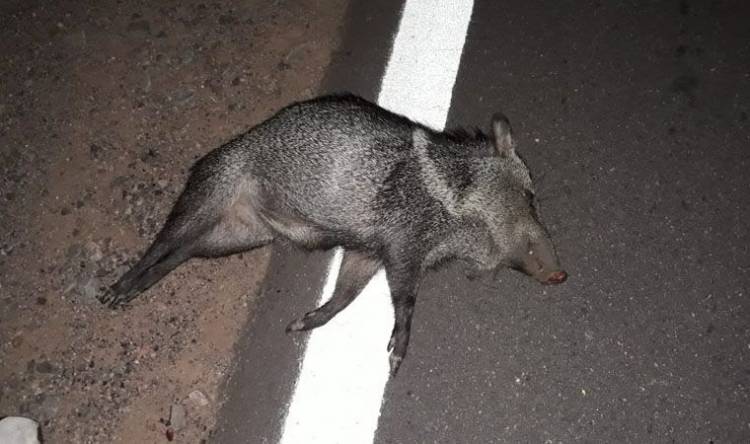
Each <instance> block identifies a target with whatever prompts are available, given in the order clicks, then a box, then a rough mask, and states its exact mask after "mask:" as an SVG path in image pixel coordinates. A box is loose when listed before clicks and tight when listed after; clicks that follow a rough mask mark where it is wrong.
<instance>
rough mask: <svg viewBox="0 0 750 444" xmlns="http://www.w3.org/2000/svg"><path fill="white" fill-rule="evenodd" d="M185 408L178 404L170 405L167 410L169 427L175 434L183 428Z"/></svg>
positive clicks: (185, 422)
mask: <svg viewBox="0 0 750 444" xmlns="http://www.w3.org/2000/svg"><path fill="white" fill-rule="evenodd" d="M185 424H187V421H186V420H185V407H183V406H182V405H180V404H172V407H171V408H170V409H169V425H170V427H172V429H173V430H174V431H175V432H176V431H179V430H180V429H181V428H183V427H185Z"/></svg>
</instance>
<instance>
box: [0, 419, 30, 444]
mask: <svg viewBox="0 0 750 444" xmlns="http://www.w3.org/2000/svg"><path fill="white" fill-rule="evenodd" d="M0 442H2V443H7V444H39V424H37V422H36V421H34V420H32V419H29V418H23V417H20V416H8V417H6V418H3V419H2V420H0Z"/></svg>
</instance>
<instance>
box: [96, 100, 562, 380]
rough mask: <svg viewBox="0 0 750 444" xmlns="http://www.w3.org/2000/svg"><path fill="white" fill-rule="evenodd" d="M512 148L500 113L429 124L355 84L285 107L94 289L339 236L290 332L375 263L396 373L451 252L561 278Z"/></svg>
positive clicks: (196, 182)
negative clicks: (433, 280) (319, 291)
mask: <svg viewBox="0 0 750 444" xmlns="http://www.w3.org/2000/svg"><path fill="white" fill-rule="evenodd" d="M515 145H516V144H515V141H514V139H513V137H512V133H511V129H510V124H509V123H508V121H507V119H506V118H505V117H503V116H501V115H498V116H495V117H494V118H493V120H492V132H491V135H489V136H488V135H485V134H484V133H482V132H475V133H473V134H472V133H469V132H466V131H462V130H454V131H449V132H436V131H433V130H431V129H429V128H426V127H424V126H422V125H419V124H417V123H414V122H412V121H411V120H409V119H407V118H405V117H403V116H399V115H396V114H393V113H391V112H389V111H386V110H384V109H382V108H380V107H378V106H377V105H374V104H372V103H370V102H367V101H366V100H363V99H361V98H359V97H355V96H351V95H339V96H326V97H321V98H318V99H314V100H310V101H306V102H300V103H295V104H292V105H290V106H288V107H286V108H284V109H282V110H281V111H279V112H278V113H277V114H276V115H274V116H273V117H271V118H270V119H268V120H266V121H265V122H263V123H261V124H259V125H257V126H255V127H254V128H252V129H251V130H249V131H248V132H247V133H245V134H242V135H240V136H239V137H237V138H235V139H234V140H232V141H230V142H228V143H226V144H224V145H223V146H221V147H219V148H217V149H215V150H214V151H212V152H210V153H209V154H207V155H206V156H205V157H204V158H202V159H201V160H199V161H198V162H197V163H196V164H195V166H194V167H193V168H192V170H191V175H190V178H189V180H188V182H187V185H186V186H185V190H184V191H183V193H182V195H181V196H180V198H179V199H178V201H177V203H176V204H175V206H174V208H173V209H172V212H171V213H170V215H169V217H168V218H167V221H166V223H165V224H164V227H163V228H162V230H161V232H160V233H159V235H158V236H157V238H156V240H155V241H154V243H153V244H152V245H151V247H150V248H149V249H148V251H147V252H146V253H145V254H144V256H143V258H141V260H140V261H139V262H138V263H137V264H136V265H135V266H134V267H133V268H132V269H131V270H130V271H128V272H127V273H126V274H125V275H124V276H123V277H122V278H121V279H120V280H119V281H118V282H117V283H116V284H115V285H114V286H113V287H112V289H111V291H110V292H109V293H108V294H106V295H104V296H103V297H102V300H103V301H104V302H106V303H108V304H110V305H113V306H116V305H119V304H123V303H126V302H128V301H130V300H131V299H132V298H133V297H135V296H136V295H137V294H138V293H140V292H142V291H144V290H145V289H147V288H148V287H150V286H151V285H153V284H154V283H155V282H157V281H158V280H159V279H161V278H162V277H163V276H164V275H166V274H167V273H169V272H170V271H171V270H172V269H174V268H175V267H176V266H178V265H179V264H180V263H182V262H184V261H185V260H187V259H189V258H191V257H195V256H202V257H215V256H223V255H227V254H232V253H237V252H241V251H247V250H250V249H253V248H256V247H258V246H261V245H265V244H268V243H270V242H273V241H274V240H275V239H278V238H284V239H287V240H289V241H291V242H292V243H294V244H296V245H299V246H302V247H305V248H330V247H332V246H337V245H338V246H342V247H343V248H344V250H345V253H344V266H343V267H342V271H341V272H340V274H339V278H338V282H337V286H336V290H335V292H334V297H332V299H331V301H329V302H328V303H327V304H325V305H324V306H323V307H320V308H319V309H317V310H314V311H312V312H310V313H308V314H307V315H306V316H305V317H303V318H302V319H300V320H297V321H295V322H294V323H292V324H290V327H289V329H290V330H300V329H302V330H304V329H309V328H314V327H317V326H319V325H322V324H324V323H325V322H327V320H329V319H330V318H331V317H333V316H334V315H335V314H336V313H338V312H339V311H340V310H342V309H343V308H344V307H346V306H347V305H348V303H349V302H351V300H352V299H354V297H356V295H357V294H358V293H359V291H360V290H361V289H362V287H363V286H364V285H365V284H366V283H367V281H368V280H369V278H370V277H371V276H372V275H373V274H374V273H375V271H376V270H377V269H378V268H379V267H381V266H384V267H385V268H386V272H387V273H386V274H387V277H388V281H389V285H390V288H391V294H392V299H393V304H394V308H395V312H396V323H395V326H394V331H393V336H392V338H391V343H390V347H391V348H392V349H393V357H394V359H393V360H392V361H391V362H392V365H395V366H396V367H395V368H393V367H392V371H393V373H395V371H396V370H397V368H398V364H393V363H394V362H396V363H398V362H401V358H403V356H404V354H405V353H406V344H407V343H408V337H409V327H410V323H411V314H412V312H413V307H414V300H415V298H416V293H417V289H418V285H419V281H420V278H421V275H422V273H423V272H424V270H425V269H426V268H427V267H430V266H433V265H435V264H437V263H439V262H442V261H445V260H447V259H452V258H460V259H463V260H466V261H468V262H470V263H472V264H474V265H475V266H477V267H478V268H480V269H493V268H495V267H498V266H500V265H504V266H511V267H514V268H519V269H521V270H523V271H525V272H526V273H528V274H530V275H531V276H534V277H535V278H537V279H539V280H540V281H543V282H554V283H559V282H561V279H562V280H564V277H565V274H564V272H561V271H559V265H558V262H557V257H556V255H555V252H554V248H553V246H552V243H551V241H550V239H549V236H548V235H547V233H546V231H545V230H544V228H543V226H542V225H541V223H540V222H539V219H538V216H537V214H536V212H535V209H534V205H533V203H534V190H533V187H532V182H531V177H530V176H529V172H528V169H527V167H526V165H525V164H524V163H523V161H522V160H521V159H520V157H519V156H518V155H517V154H516V150H515ZM561 273H562V274H561ZM550 276H552V277H550Z"/></svg>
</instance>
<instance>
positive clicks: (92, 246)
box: [86, 241, 104, 262]
mask: <svg viewBox="0 0 750 444" xmlns="http://www.w3.org/2000/svg"><path fill="white" fill-rule="evenodd" d="M86 251H87V252H88V254H89V259H90V260H91V261H92V262H99V261H100V260H102V258H103V257H104V254H102V249H101V247H100V246H99V244H97V243H96V242H94V241H90V242H86Z"/></svg>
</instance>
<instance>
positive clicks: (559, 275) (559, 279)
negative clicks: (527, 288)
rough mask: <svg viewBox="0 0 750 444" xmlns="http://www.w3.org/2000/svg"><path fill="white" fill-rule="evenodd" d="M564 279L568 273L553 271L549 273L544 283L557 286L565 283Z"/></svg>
mask: <svg viewBox="0 0 750 444" xmlns="http://www.w3.org/2000/svg"><path fill="white" fill-rule="evenodd" d="M566 279H568V273H566V272H564V271H562V270H560V271H555V272H553V273H551V274H550V275H549V276H548V277H547V280H546V281H544V283H545V284H550V285H557V284H562V283H563V282H565V280H566Z"/></svg>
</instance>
